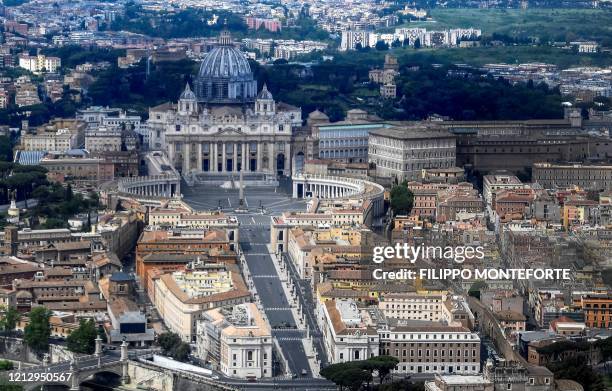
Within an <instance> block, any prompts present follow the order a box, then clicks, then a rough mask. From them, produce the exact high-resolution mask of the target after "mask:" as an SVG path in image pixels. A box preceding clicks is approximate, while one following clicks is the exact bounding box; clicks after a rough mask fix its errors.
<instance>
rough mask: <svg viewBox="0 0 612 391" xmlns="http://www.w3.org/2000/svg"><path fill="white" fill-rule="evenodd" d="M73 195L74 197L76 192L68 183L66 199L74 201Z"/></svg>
mask: <svg viewBox="0 0 612 391" xmlns="http://www.w3.org/2000/svg"><path fill="white" fill-rule="evenodd" d="M72 197H74V192H73V191H72V186H71V185H70V184H68V186H66V201H72Z"/></svg>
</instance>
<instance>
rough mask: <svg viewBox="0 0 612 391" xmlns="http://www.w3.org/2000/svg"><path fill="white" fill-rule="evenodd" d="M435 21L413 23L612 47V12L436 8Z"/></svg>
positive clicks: (413, 23) (416, 25) (591, 10)
mask: <svg viewBox="0 0 612 391" xmlns="http://www.w3.org/2000/svg"><path fill="white" fill-rule="evenodd" d="M431 16H432V18H433V21H431V22H427V21H423V22H411V23H408V24H405V26H410V27H426V28H427V29H438V28H441V29H443V28H457V27H463V28H465V27H476V28H480V29H482V32H483V34H485V35H492V34H493V33H501V34H506V35H509V36H513V37H535V38H541V39H542V38H544V39H545V40H548V39H550V40H554V41H566V40H569V41H572V40H575V39H595V40H598V41H603V42H602V43H603V44H604V46H610V45H611V44H612V10H603V9H534V8H528V9H474V8H455V9H447V8H434V9H432V10H431Z"/></svg>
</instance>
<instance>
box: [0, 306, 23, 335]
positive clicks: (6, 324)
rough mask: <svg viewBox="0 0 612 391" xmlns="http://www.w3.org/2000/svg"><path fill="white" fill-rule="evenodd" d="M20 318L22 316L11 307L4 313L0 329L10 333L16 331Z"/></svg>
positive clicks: (0, 321)
mask: <svg viewBox="0 0 612 391" xmlns="http://www.w3.org/2000/svg"><path fill="white" fill-rule="evenodd" d="M20 317H21V314H20V313H19V311H17V309H16V308H15V307H9V308H8V309H7V310H6V311H4V314H3V316H2V319H0V328H1V329H2V331H8V332H11V331H13V330H15V327H16V326H17V322H18V321H19V318H20Z"/></svg>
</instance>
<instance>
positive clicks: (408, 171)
mask: <svg viewBox="0 0 612 391" xmlns="http://www.w3.org/2000/svg"><path fill="white" fill-rule="evenodd" d="M455 149H456V148H455V136H454V135H452V134H451V133H449V132H448V131H446V130H444V129H440V128H438V127H436V126H435V125H431V124H425V123H420V124H416V123H415V124H405V125H398V126H389V127H385V128H380V129H374V130H371V131H370V135H369V139H368V161H369V162H370V163H374V164H375V165H376V174H377V175H378V176H381V177H388V178H394V179H397V180H398V181H402V180H404V179H408V180H411V179H412V180H414V179H417V178H419V177H420V176H421V171H422V170H423V169H427V168H450V167H455V165H456V164H455Z"/></svg>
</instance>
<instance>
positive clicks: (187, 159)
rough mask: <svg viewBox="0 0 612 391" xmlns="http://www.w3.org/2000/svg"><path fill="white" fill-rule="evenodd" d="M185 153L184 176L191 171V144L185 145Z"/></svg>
mask: <svg viewBox="0 0 612 391" xmlns="http://www.w3.org/2000/svg"><path fill="white" fill-rule="evenodd" d="M184 145H185V152H184V154H183V174H187V173H188V172H189V171H190V170H191V167H190V163H191V159H190V158H191V156H190V155H191V153H190V148H189V147H190V144H189V143H185V144H184Z"/></svg>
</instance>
